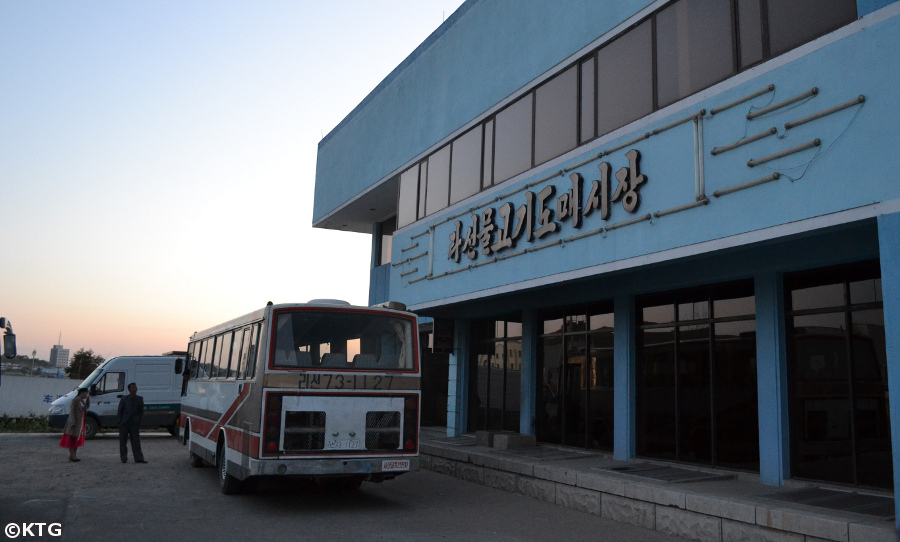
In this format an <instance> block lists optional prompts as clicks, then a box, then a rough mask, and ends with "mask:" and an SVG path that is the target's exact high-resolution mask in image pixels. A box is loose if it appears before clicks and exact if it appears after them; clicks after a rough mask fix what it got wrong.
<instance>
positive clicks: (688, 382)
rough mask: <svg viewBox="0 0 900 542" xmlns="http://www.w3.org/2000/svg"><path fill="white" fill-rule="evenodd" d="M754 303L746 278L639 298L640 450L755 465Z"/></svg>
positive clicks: (678, 457) (744, 467)
mask: <svg viewBox="0 0 900 542" xmlns="http://www.w3.org/2000/svg"><path fill="white" fill-rule="evenodd" d="M754 305H755V304H754V300H753V284H752V283H751V282H741V283H736V284H726V285H719V286H713V287H708V288H701V289H697V290H688V291H678V292H673V293H668V294H660V295H655V296H650V297H646V298H644V299H642V300H640V302H639V313H638V314H640V315H641V322H640V325H639V334H638V356H637V427H638V431H637V452H638V454H639V455H642V456H647V457H655V458H660V459H669V460H674V461H683V462H687V463H697V464H703V465H712V466H724V467H731V468H738V469H742V470H751V471H755V470H759V429H758V424H759V420H758V413H757V412H758V407H757V393H756V389H757V387H756V322H755V320H754V318H755V314H754ZM719 311H721V314H720V313H719Z"/></svg>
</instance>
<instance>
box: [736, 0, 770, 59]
mask: <svg viewBox="0 0 900 542" xmlns="http://www.w3.org/2000/svg"><path fill="white" fill-rule="evenodd" d="M759 3H760V0H738V3H737V6H738V13H737V15H738V33H739V35H740V36H739V39H740V48H741V69H744V68H746V67H747V66H752V65H753V64H756V63H757V62H759V61H760V60H762V59H763V55H764V51H763V39H762V28H763V27H762V9H761V8H760V5H759Z"/></svg>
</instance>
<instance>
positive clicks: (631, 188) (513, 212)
mask: <svg viewBox="0 0 900 542" xmlns="http://www.w3.org/2000/svg"><path fill="white" fill-rule="evenodd" d="M625 156H626V157H627V158H628V167H623V168H621V169H619V170H618V171H616V174H615V178H616V180H617V181H618V183H617V184H616V189H615V191H611V179H610V172H611V171H612V166H610V165H609V163H607V162H601V163H599V164H597V168H598V169H599V170H600V178H599V179H595V180H593V181H591V189H590V192H589V193H588V196H587V198H586V199H584V201H583V202H582V193H583V190H584V178H583V177H582V176H581V174H580V173H572V174H571V175H569V179H570V180H571V181H572V188H571V189H569V190H567V191H566V192H564V193H562V194H560V195H559V196H557V197H556V205H555V210H554V206H553V203H552V200H553V197H554V195H555V192H556V187H555V186H554V185H552V184H551V185H547V186H545V187H544V188H543V189H542V190H541V191H540V192H537V193H534V192H532V191H528V192H525V203H523V204H522V205H520V206H519V207H518V208H515V207H514V205H513V204H512V203H509V202H506V203H504V204H503V205H501V206H500V208H499V210H495V209H494V208H493V207H489V208H487V209H484V210H483V211H481V213H477V214H473V215H471V219H472V225H471V226H468V227H467V228H466V229H465V232H464V231H463V224H462V221H459V220H457V221H456V222H455V224H454V230H453V231H452V232H451V233H450V249H449V251H448V252H447V258H448V259H451V260H453V261H454V262H456V263H459V260H460V258H461V256H462V255H465V256H466V257H468V258H469V259H470V260H474V259H476V258H477V257H478V253H479V252H480V253H481V254H482V255H484V256H490V255H491V254H496V253H500V252H503V251H504V250H507V249H511V248H515V246H516V243H517V242H518V241H519V240H520V239H524V240H525V241H526V242H529V243H532V242H534V240H535V239H541V238H543V237H544V236H546V235H550V234H553V233H556V232H558V231H560V227H561V225H560V222H565V221H571V223H572V227H573V228H576V229H578V228H581V226H582V223H583V219H584V218H585V217H588V216H590V215H592V214H593V212H594V211H596V210H599V211H600V220H608V219H609V215H610V204H611V203H618V202H621V203H622V208H624V209H625V211H626V212H628V213H634V212H636V211H637V210H638V207H640V204H641V194H640V192H639V190H640V188H641V186H642V185H644V184H645V183H646V182H647V176H646V175H643V174H641V167H640V162H641V153H640V152H639V151H637V150H635V149H632V150H630V151H628V152H627V153H625ZM554 215H555V217H556V219H555V220H554Z"/></svg>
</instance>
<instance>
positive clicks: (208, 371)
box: [200, 337, 216, 379]
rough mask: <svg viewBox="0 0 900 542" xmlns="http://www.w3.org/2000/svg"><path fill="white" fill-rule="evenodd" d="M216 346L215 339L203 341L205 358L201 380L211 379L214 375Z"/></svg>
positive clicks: (201, 364)
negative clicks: (214, 348) (214, 351)
mask: <svg viewBox="0 0 900 542" xmlns="http://www.w3.org/2000/svg"><path fill="white" fill-rule="evenodd" d="M215 344H216V340H215V338H214V337H210V338H208V339H204V341H203V354H202V355H203V357H202V361H201V362H200V378H204V379H206V378H211V377H212V374H213V361H212V360H213V355H212V351H213V347H214V346H215Z"/></svg>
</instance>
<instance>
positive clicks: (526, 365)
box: [519, 309, 540, 435]
mask: <svg viewBox="0 0 900 542" xmlns="http://www.w3.org/2000/svg"><path fill="white" fill-rule="evenodd" d="M539 333H540V332H539V322H538V316H537V311H534V310H531V309H526V310H524V311H522V368H521V373H520V378H521V381H522V384H521V390H520V392H521V393H520V397H521V403H520V405H519V408H520V411H519V432H520V433H522V434H524V435H534V434H535V430H534V409H535V404H536V403H537V389H538V384H537V344H538V335H539Z"/></svg>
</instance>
